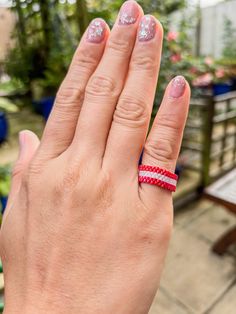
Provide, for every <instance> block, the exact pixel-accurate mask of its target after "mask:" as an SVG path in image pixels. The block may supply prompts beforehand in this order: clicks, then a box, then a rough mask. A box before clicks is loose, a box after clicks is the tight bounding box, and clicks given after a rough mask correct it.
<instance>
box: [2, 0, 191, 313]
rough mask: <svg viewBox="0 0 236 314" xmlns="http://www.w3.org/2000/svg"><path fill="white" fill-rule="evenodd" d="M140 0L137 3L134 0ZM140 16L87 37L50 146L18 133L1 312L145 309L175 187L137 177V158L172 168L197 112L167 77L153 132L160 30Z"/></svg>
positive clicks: (50, 132) (49, 130)
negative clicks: (96, 37) (146, 27)
mask: <svg viewBox="0 0 236 314" xmlns="http://www.w3.org/2000/svg"><path fill="white" fill-rule="evenodd" d="M136 5H137V4H136ZM137 7H138V10H139V17H138V19H137V21H136V23H134V24H132V25H128V26H123V25H119V24H118V22H116V24H115V26H114V27H113V29H112V31H111V32H110V31H109V29H108V26H106V33H105V38H104V40H103V41H102V42H101V43H91V42H88V40H87V39H86V35H84V37H83V38H82V40H81V42H80V45H79V47H78V49H77V51H76V53H75V56H74V59H73V61H72V64H71V67H70V69H69V71H68V74H67V76H66V78H65V80H64V82H63V83H62V85H61V87H60V89H59V91H58V94H57V98H56V102H55V105H54V109H53V112H52V114H51V116H50V118H49V121H48V123H47V125H46V128H45V131H44V134H43V137H42V140H41V143H40V142H39V140H38V138H37V137H36V135H34V134H33V133H32V132H30V131H23V132H21V133H20V153H19V158H18V160H17V162H16V165H15V167H14V171H13V178H12V187H11V193H10V197H9V202H8V206H7V209H6V213H5V215H4V220H3V224H2V228H1V234H0V251H1V258H2V262H3V267H4V279H5V310H4V314H17V313H24V314H28V313H30V314H32V313H33V314H41V313H43V314H47V313H48V314H49V313H50V314H51V313H54V314H55V313H58V314H60V313H67V314H74V313H76V314H78V313H83V314H90V313H91V314H92V313H93V314H94V313H103V314H106V313H109V314H110V313H113V314H116V313H117V314H124V313H125V314H126V313H127V314H129V313H130V314H131V313H132V314H133V313H135V314H144V313H148V311H149V308H150V306H151V303H152V301H153V298H154V296H155V294H156V291H157V289H158V286H159V282H160V276H161V272H162V269H163V264H164V258H165V256H166V253H167V248H168V242H169V238H170V234H171V229H172V221H173V206H172V195H171V192H170V191H168V190H164V189H162V188H160V187H157V186H152V185H149V184H139V183H138V162H139V158H140V155H141V152H142V149H143V147H144V155H143V164H146V165H154V166H159V167H163V168H165V169H167V170H170V171H174V169H175V165H176V160H177V157H178V153H179V149H180V144H181V140H182V133H183V129H184V125H185V121H186V117H187V113H188V106H189V98H190V89H189V86H188V84H187V83H186V86H185V88H184V91H183V95H182V96H181V97H179V98H173V97H170V89H171V83H170V84H169V85H168V87H167V90H166V93H165V96H164V99H163V102H162V105H161V107H160V110H159V112H158V114H157V117H156V119H155V122H154V125H153V127H152V129H151V131H150V133H149V135H148V137H147V131H148V127H149V122H150V114H151V111H152V105H153V99H154V93H155V89H156V83H157V77H158V71H159V64H160V56H161V46H162V38H163V31H162V27H161V25H160V23H159V22H158V21H156V22H155V23H156V35H155V37H154V38H153V39H152V40H150V41H148V42H139V41H138V40H137V29H138V25H139V21H140V19H141V18H142V16H143V12H142V9H141V8H140V7H139V6H138V5H137Z"/></svg>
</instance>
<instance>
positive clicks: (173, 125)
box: [157, 113, 182, 133]
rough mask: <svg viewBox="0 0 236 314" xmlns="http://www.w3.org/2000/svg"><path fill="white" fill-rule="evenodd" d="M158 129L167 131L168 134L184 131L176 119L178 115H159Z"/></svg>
mask: <svg viewBox="0 0 236 314" xmlns="http://www.w3.org/2000/svg"><path fill="white" fill-rule="evenodd" d="M157 120H158V121H157V123H158V127H159V128H163V129H164V130H165V131H168V132H171V133H172V132H173V131H174V132H175V131H180V130H181V129H182V125H181V124H180V123H179V121H178V120H177V119H176V115H174V114H164V113H163V114H160V113H159V114H158V119H157Z"/></svg>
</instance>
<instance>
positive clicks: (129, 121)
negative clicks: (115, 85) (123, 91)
mask: <svg viewBox="0 0 236 314" xmlns="http://www.w3.org/2000/svg"><path fill="white" fill-rule="evenodd" d="M149 116H150V113H149V110H148V105H147V104H146V102H145V101H144V100H142V99H134V98H133V97H129V96H123V97H121V98H120V100H119V103H118V105H117V108H116V110H115V113H114V118H113V119H114V122H116V123H119V124H123V125H126V126H128V127H134V128H138V127H142V126H144V125H146V124H147V122H148V120H149Z"/></svg>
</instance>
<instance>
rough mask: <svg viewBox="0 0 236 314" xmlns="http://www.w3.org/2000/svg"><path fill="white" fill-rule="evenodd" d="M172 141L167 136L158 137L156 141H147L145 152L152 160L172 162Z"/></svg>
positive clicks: (173, 156) (173, 158) (173, 155)
mask: <svg viewBox="0 0 236 314" xmlns="http://www.w3.org/2000/svg"><path fill="white" fill-rule="evenodd" d="M173 145H174V143H173V142H172V141H171V140H170V139H168V138H165V139H163V138H159V139H158V141H151V140H150V141H148V142H147V144H146V146H145V154H146V155H147V156H149V157H151V158H152V159H154V160H158V161H161V162H169V163H172V162H173V161H174V160H175V154H174V149H173Z"/></svg>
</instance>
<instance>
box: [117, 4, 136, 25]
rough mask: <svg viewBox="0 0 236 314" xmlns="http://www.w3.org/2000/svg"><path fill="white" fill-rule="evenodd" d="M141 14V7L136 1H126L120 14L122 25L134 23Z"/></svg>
mask: <svg viewBox="0 0 236 314" xmlns="http://www.w3.org/2000/svg"><path fill="white" fill-rule="evenodd" d="M138 16H139V7H138V5H137V3H136V2H135V1H132V0H131V1H127V2H125V3H124V4H123V5H122V7H121V9H120V15H119V24H120V25H130V24H134V23H135V22H136V21H137V18H138Z"/></svg>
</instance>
